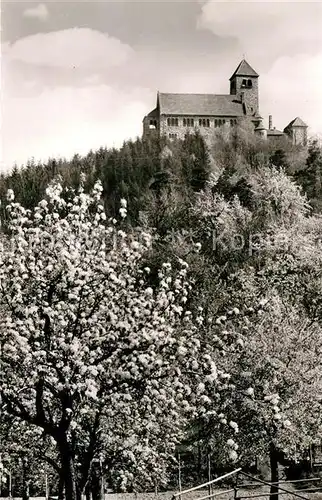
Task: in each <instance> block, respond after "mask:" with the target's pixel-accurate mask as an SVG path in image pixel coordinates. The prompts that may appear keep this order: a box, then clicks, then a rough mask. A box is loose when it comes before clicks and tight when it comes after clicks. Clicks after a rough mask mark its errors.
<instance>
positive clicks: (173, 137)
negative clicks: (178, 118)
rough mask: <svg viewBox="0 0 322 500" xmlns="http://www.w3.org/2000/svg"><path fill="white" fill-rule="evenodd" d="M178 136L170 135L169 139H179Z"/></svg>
mask: <svg viewBox="0 0 322 500" xmlns="http://www.w3.org/2000/svg"><path fill="white" fill-rule="evenodd" d="M177 137H178V135H177V134H169V139H177Z"/></svg>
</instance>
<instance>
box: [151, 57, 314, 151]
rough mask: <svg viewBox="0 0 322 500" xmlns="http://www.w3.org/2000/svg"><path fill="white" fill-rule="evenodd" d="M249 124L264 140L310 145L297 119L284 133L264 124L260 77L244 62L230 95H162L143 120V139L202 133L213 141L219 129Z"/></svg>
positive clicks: (239, 67)
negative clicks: (193, 132)
mask: <svg viewBox="0 0 322 500" xmlns="http://www.w3.org/2000/svg"><path fill="white" fill-rule="evenodd" d="M243 120H246V121H248V122H249V123H250V124H251V126H252V129H253V130H254V133H255V134H257V135H258V136H260V137H262V138H263V139H269V140H274V141H276V142H279V141H281V140H285V139H288V140H291V141H292V143H293V144H294V145H306V143H307V128H308V127H307V125H306V124H305V123H304V122H303V120H302V119H301V118H299V117H296V118H294V119H293V120H292V121H291V122H290V123H289V124H288V125H287V126H286V127H285V128H284V130H283V131H281V130H277V129H276V128H273V126H272V117H271V116H270V117H269V127H268V129H266V128H265V127H264V125H263V118H262V117H261V116H260V112H259V75H258V73H256V71H255V70H254V69H253V68H252V67H251V66H250V65H249V64H248V62H247V61H246V60H245V59H243V60H242V61H241V62H240V64H239V65H238V67H237V69H236V70H235V72H234V73H233V74H232V76H231V77H230V92H229V94H225V95H218V94H169V93H162V92H158V95H157V103H156V107H155V109H153V110H152V111H151V112H150V113H149V114H148V115H147V116H145V117H144V119H143V137H147V136H151V134H152V135H153V134H158V135H165V136H167V137H169V139H183V138H184V136H185V134H186V133H188V132H192V131H194V130H195V129H197V130H199V131H200V133H201V134H202V135H203V136H204V137H205V139H210V138H211V137H212V136H213V135H214V131H215V129H218V127H223V126H226V127H227V126H229V127H234V126H236V125H237V124H238V123H241V122H242V121H243Z"/></svg>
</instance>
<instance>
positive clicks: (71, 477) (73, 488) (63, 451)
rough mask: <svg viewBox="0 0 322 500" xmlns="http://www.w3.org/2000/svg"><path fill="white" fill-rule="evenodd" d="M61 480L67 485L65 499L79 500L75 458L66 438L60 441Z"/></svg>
mask: <svg viewBox="0 0 322 500" xmlns="http://www.w3.org/2000/svg"><path fill="white" fill-rule="evenodd" d="M59 452H60V460H61V479H62V480H63V482H64V485H65V499H66V500H78V495H77V484H76V474H75V465H74V457H73V454H72V451H71V447H70V444H69V443H68V441H67V438H66V437H65V436H64V437H63V438H62V439H60V440H59Z"/></svg>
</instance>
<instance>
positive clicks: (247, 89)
mask: <svg viewBox="0 0 322 500" xmlns="http://www.w3.org/2000/svg"><path fill="white" fill-rule="evenodd" d="M258 77H259V75H258V74H257V73H256V71H255V70H254V69H253V68H252V67H251V66H250V65H249V64H248V62H247V61H246V60H245V59H243V60H242V61H241V62H240V64H239V65H238V67H237V69H236V71H235V72H234V73H233V75H232V76H231V77H230V94H231V95H235V96H236V99H237V100H238V101H240V102H242V103H243V104H244V105H245V108H246V109H245V112H246V114H247V115H251V116H252V115H254V114H257V113H259V102H258V101H259V99H258Z"/></svg>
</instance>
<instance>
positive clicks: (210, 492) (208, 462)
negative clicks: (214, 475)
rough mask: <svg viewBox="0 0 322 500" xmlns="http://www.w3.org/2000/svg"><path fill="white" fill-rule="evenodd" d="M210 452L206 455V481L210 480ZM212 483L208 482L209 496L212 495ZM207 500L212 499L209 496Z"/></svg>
mask: <svg viewBox="0 0 322 500" xmlns="http://www.w3.org/2000/svg"><path fill="white" fill-rule="evenodd" d="M210 456H211V455H210V453H208V455H207V464H208V481H209V482H210V481H211V461H210ZM212 491H213V490H212V485H211V484H209V485H208V493H209V496H210V495H212ZM209 500H212V499H211V497H210V499H209Z"/></svg>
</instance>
